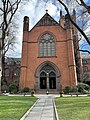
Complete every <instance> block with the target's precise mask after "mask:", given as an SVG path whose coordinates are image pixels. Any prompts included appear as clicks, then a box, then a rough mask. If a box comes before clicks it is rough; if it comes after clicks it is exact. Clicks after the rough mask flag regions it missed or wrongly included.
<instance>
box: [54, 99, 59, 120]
mask: <svg viewBox="0 0 90 120" xmlns="http://www.w3.org/2000/svg"><path fill="white" fill-rule="evenodd" d="M53 106H54V113H55V119H56V120H59V117H58V113H57V109H56V105H55V102H54V100H53Z"/></svg>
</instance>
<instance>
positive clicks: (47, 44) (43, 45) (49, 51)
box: [39, 33, 56, 57]
mask: <svg viewBox="0 0 90 120" xmlns="http://www.w3.org/2000/svg"><path fill="white" fill-rule="evenodd" d="M39 50H40V53H39V54H40V57H44V56H55V53H56V50H55V40H54V37H53V36H52V35H51V34H49V33H45V34H44V35H43V36H42V37H41V38H40V42H39Z"/></svg>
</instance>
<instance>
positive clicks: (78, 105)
mask: <svg viewBox="0 0 90 120" xmlns="http://www.w3.org/2000/svg"><path fill="white" fill-rule="evenodd" d="M55 104H56V108H57V112H58V116H59V119H60V120H90V97H62V98H55Z"/></svg>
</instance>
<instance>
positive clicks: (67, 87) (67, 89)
mask: <svg viewBox="0 0 90 120" xmlns="http://www.w3.org/2000/svg"><path fill="white" fill-rule="evenodd" d="M70 92H72V88H71V87H70V86H66V87H65V88H64V93H65V94H69V93H70Z"/></svg>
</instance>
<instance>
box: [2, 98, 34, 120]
mask: <svg viewBox="0 0 90 120" xmlns="http://www.w3.org/2000/svg"><path fill="white" fill-rule="evenodd" d="M35 101H36V98H35V97H29V96H0V120H20V118H21V117H22V116H23V115H24V113H25V112H26V111H27V110H28V109H29V108H30V107H31V106H32V105H33V103H34V102H35Z"/></svg>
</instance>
